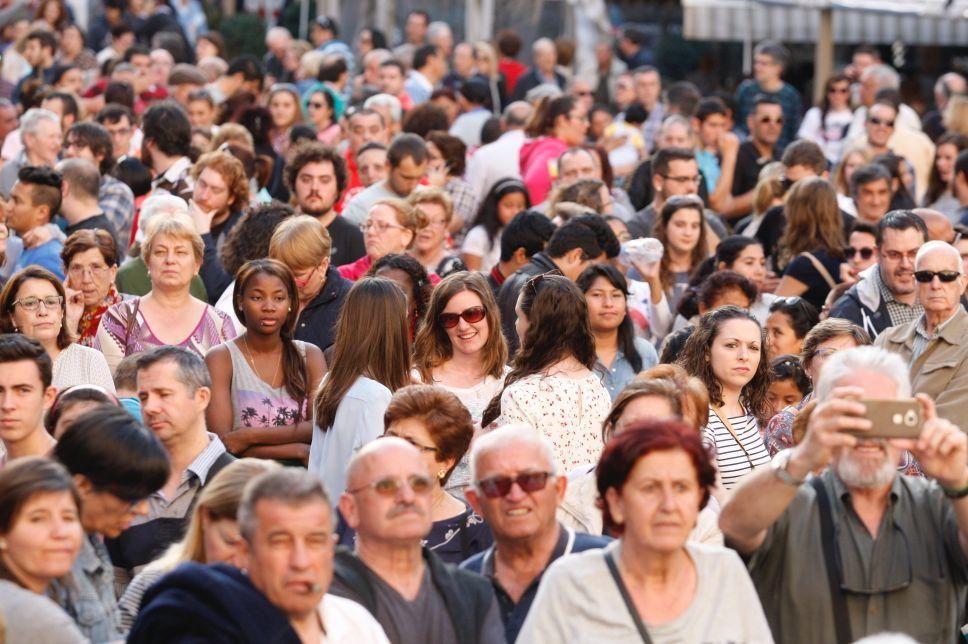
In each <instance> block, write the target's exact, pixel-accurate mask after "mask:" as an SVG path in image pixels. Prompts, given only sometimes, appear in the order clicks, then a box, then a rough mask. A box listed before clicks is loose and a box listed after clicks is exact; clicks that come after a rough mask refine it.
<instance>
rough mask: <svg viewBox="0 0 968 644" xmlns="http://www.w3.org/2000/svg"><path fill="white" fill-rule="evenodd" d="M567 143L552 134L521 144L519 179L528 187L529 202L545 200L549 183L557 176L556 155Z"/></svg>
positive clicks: (558, 155)
mask: <svg viewBox="0 0 968 644" xmlns="http://www.w3.org/2000/svg"><path fill="white" fill-rule="evenodd" d="M568 147H569V146H568V144H567V143H565V142H564V141H562V140H561V139H559V138H556V137H553V136H543V137H540V138H537V139H532V140H530V141H528V142H526V143H525V144H524V145H523V146H521V153H520V157H519V158H520V160H521V180H522V181H524V185H525V186H526V187H527V188H528V196H529V197H531V204H532V205H537V204H539V203H541V202H542V201H544V200H545V197H547V196H548V192H549V191H550V190H551V184H552V183H554V180H555V179H557V178H558V157H560V156H561V154H562V153H563V152H564V151H565V150H567V149H568Z"/></svg>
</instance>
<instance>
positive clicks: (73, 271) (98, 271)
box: [67, 266, 108, 279]
mask: <svg viewBox="0 0 968 644" xmlns="http://www.w3.org/2000/svg"><path fill="white" fill-rule="evenodd" d="M107 272H108V267H107V266H71V267H70V268H68V269H67V274H68V275H70V276H71V277H73V278H77V279H79V278H81V277H84V273H90V274H91V277H95V278H101V277H104V276H105V274H107Z"/></svg>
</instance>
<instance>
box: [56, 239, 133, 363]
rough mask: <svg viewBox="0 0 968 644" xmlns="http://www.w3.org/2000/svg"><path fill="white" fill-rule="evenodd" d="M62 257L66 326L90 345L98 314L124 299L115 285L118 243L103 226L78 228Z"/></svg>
mask: <svg viewBox="0 0 968 644" xmlns="http://www.w3.org/2000/svg"><path fill="white" fill-rule="evenodd" d="M61 259H62V260H64V269H65V272H66V273H67V281H66V282H65V283H64V287H65V291H66V292H67V321H68V326H69V330H70V332H71V333H72V334H73V335H74V336H75V337H77V342H78V343H79V344H82V345H84V346H86V347H89V346H91V345H92V344H94V335H95V334H96V333H97V326H98V324H99V323H100V322H101V316H102V315H104V312H105V311H107V310H108V307H109V306H112V305H114V304H117V303H118V302H120V301H121V300H122V299H124V296H123V295H121V294H120V293H118V289H117V287H115V285H114V278H115V276H116V275H117V274H118V247H117V244H116V243H115V241H114V237H112V236H111V233H109V232H107V231H106V230H78V231H77V232H75V233H74V234H72V235H71V236H70V237H68V238H67V241H66V242H64V249H63V250H62V251H61ZM78 311H79V312H80V315H79V316H77V315H76V314H77V313H78Z"/></svg>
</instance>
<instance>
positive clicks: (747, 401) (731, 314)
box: [676, 306, 770, 421]
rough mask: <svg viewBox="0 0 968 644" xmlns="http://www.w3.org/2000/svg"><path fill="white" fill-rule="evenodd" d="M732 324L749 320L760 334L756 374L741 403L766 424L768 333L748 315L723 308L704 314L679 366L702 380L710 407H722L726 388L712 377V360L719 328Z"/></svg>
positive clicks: (748, 411) (747, 386)
mask: <svg viewBox="0 0 968 644" xmlns="http://www.w3.org/2000/svg"><path fill="white" fill-rule="evenodd" d="M730 320H750V321H751V322H754V323H755V324H756V327H757V328H758V329H759V330H760V359H759V362H758V363H757V365H756V371H754V372H753V377H752V379H750V381H749V382H748V383H746V386H745V387H743V391H742V392H740V396H739V400H740V402H741V403H742V404H743V407H745V408H746V413H748V414H752V415H753V416H755V417H756V418H758V419H760V420H761V421H763V420H765V418H764V417H765V416H766V414H767V413H768V405H767V402H766V393H767V389H769V386H770V365H769V362H768V361H767V359H766V331H764V330H763V326H762V325H761V324H760V323H759V322H758V321H757V319H756V318H755V317H753V315H752V314H751V313H750V312H749V311H747V310H745V309H741V308H739V307H738V306H721V307H719V308H718V309H714V310H712V311H710V312H708V313H706V314H704V315H703V316H702V317H701V318H699V324H698V325H696V330H695V331H693V332H692V335H690V336H689V339H688V340H686V344H685V346H684V347H683V348H682V353H681V354H680V355H679V359H678V360H676V364H678V365H680V366H681V367H682V368H684V369H685V370H686V372H688V373H690V374H692V375H694V376H696V377H697V378H699V379H700V380H702V382H703V384H704V385H706V389H708V390H709V402H710V403H711V404H713V405H716V406H719V405H722V404H723V387H722V385H721V384H719V381H718V380H717V379H716V375H715V374H714V373H713V365H712V363H711V362H710V360H709V357H710V352H711V349H712V345H713V340H715V339H716V336H717V335H718V334H719V329H720V327H722V325H723V324H724V323H725V322H728V321H730Z"/></svg>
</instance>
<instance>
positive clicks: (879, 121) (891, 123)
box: [867, 116, 894, 127]
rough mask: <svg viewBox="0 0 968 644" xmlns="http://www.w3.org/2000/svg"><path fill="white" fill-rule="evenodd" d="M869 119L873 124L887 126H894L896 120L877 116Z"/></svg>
mask: <svg viewBox="0 0 968 644" xmlns="http://www.w3.org/2000/svg"><path fill="white" fill-rule="evenodd" d="M867 120H868V122H870V123H871V124H872V125H886V126H887V127H894V121H888V120H887V119H879V118H877V117H876V116H871V117H869V118H868V119H867Z"/></svg>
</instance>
